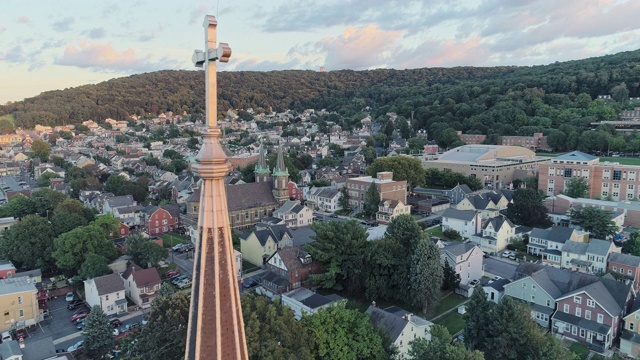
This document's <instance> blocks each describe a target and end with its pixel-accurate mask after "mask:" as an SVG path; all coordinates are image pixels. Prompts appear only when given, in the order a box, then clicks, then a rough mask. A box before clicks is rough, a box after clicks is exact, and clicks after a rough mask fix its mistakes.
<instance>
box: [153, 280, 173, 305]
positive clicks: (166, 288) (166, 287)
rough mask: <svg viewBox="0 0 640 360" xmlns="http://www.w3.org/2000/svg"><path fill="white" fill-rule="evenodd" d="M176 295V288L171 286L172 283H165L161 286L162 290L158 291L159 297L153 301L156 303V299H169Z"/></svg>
mask: <svg viewBox="0 0 640 360" xmlns="http://www.w3.org/2000/svg"><path fill="white" fill-rule="evenodd" d="M175 293H176V288H175V287H173V285H171V284H170V283H168V282H166V281H165V282H163V283H162V285H160V290H158V295H157V296H156V298H155V299H153V300H154V301H155V300H156V299H159V298H162V297H169V296H171V295H173V294H175Z"/></svg>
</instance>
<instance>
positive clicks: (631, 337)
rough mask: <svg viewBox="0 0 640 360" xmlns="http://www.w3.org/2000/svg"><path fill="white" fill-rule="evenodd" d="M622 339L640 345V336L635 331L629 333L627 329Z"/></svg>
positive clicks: (623, 332) (621, 336)
mask: <svg viewBox="0 0 640 360" xmlns="http://www.w3.org/2000/svg"><path fill="white" fill-rule="evenodd" d="M620 339H624V340H627V341H631V342H632V343H635V344H640V334H638V333H636V332H634V331H629V330H626V329H625V330H623V331H622V335H620Z"/></svg>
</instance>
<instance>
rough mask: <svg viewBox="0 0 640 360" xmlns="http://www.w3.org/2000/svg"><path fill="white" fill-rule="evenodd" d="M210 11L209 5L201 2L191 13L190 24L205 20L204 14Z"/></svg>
mask: <svg viewBox="0 0 640 360" xmlns="http://www.w3.org/2000/svg"><path fill="white" fill-rule="evenodd" d="M208 11H209V7H207V5H205V4H199V5H198V6H197V7H196V8H194V9H193V10H191V12H190V13H189V24H195V22H196V21H203V19H204V15H206V14H207V12H208Z"/></svg>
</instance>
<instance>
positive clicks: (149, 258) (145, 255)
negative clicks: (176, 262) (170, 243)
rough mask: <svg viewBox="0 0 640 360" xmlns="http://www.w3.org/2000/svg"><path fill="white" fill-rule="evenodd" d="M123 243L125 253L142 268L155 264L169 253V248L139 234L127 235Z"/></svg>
mask: <svg viewBox="0 0 640 360" xmlns="http://www.w3.org/2000/svg"><path fill="white" fill-rule="evenodd" d="M125 244H126V245H127V255H129V256H131V261H132V262H133V263H134V264H138V265H140V266H142V267H143V268H148V267H154V266H157V265H158V263H159V262H160V261H162V260H164V259H166V258H167V256H168V255H169V250H167V249H166V248H163V247H162V246H159V245H158V244H156V243H155V242H153V241H150V240H149V239H148V238H146V237H144V236H142V235H141V234H132V235H129V237H127V240H126V242H125Z"/></svg>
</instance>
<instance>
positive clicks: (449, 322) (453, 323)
mask: <svg viewBox="0 0 640 360" xmlns="http://www.w3.org/2000/svg"><path fill="white" fill-rule="evenodd" d="M435 323H436V324H439V325H442V326H444V327H446V328H447V330H449V333H450V334H451V335H454V334H456V333H457V332H458V331H460V330H462V329H464V319H462V315H460V314H458V312H456V311H453V312H450V313H448V314H447V315H445V316H443V317H441V318H439V319H438V320H436V321H435Z"/></svg>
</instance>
